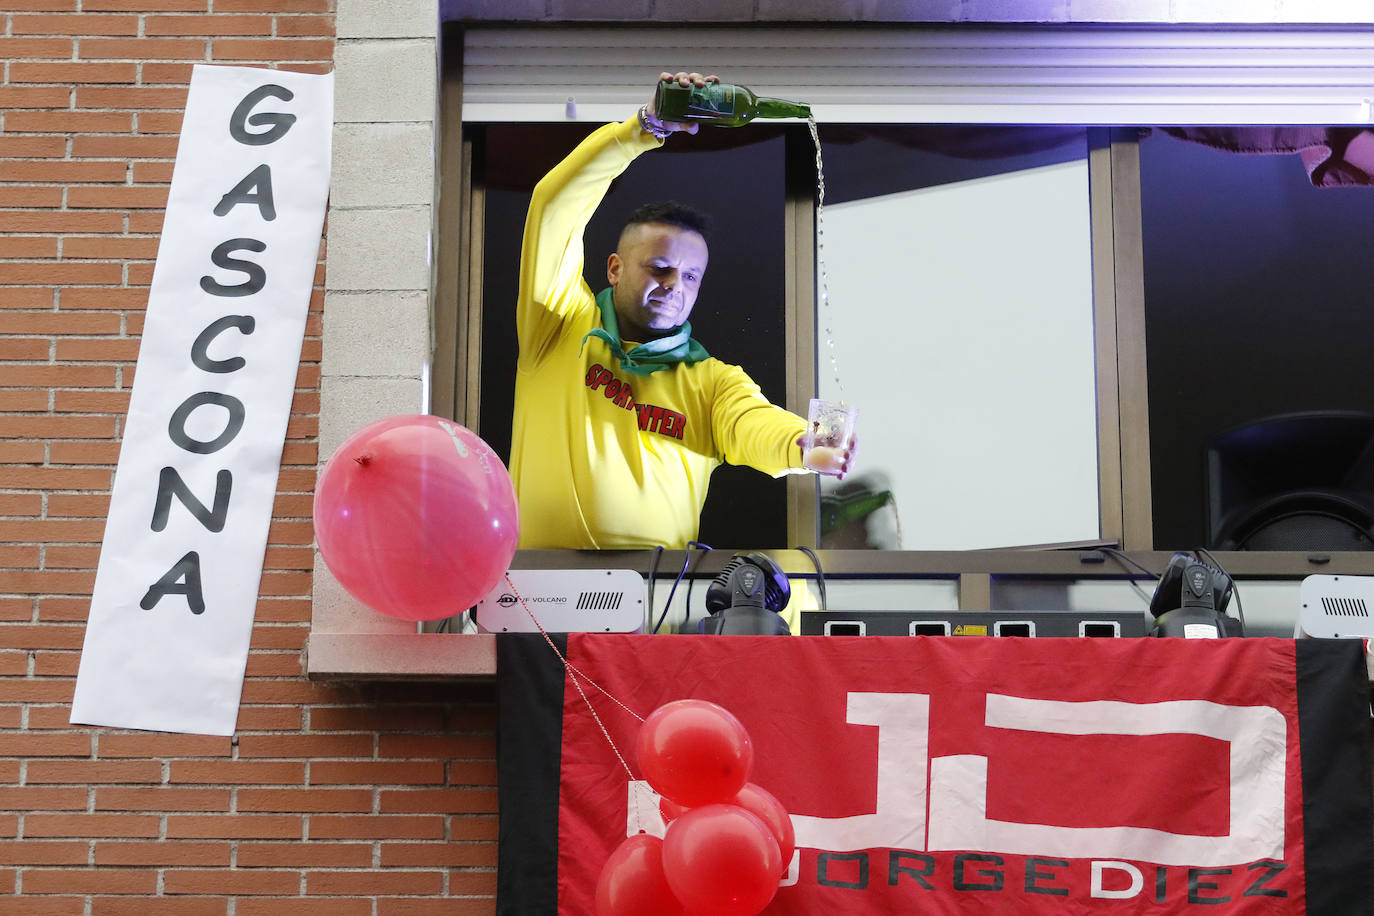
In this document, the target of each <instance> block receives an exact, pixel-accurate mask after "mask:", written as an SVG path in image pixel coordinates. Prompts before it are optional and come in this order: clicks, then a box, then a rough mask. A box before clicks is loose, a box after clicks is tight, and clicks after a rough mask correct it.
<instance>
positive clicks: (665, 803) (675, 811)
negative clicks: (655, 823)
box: [658, 797, 688, 826]
mask: <svg viewBox="0 0 1374 916" xmlns="http://www.w3.org/2000/svg"><path fill="white" fill-rule="evenodd" d="M687 810H688V808H687V807H686V806H685V805H679V804H678V803H677V802H675V801H673V800H672V799H671V798H662V797H660V798H659V800H658V813H659V814H660V815H661V816H662V817H663V823H664V826H667V825H668V824H671V823H672V822H673V821H674V820H676V819H677V818H678V817H681V816H682V813H683V812H684V811H687Z"/></svg>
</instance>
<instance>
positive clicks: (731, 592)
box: [697, 553, 792, 636]
mask: <svg viewBox="0 0 1374 916" xmlns="http://www.w3.org/2000/svg"><path fill="white" fill-rule="evenodd" d="M791 597H792V586H791V585H790V584H789V583H788V581H787V576H786V575H785V574H784V573H783V571H782V568H781V567H780V566H778V564H777V563H774V562H773V561H772V560H771V559H769V558H768V557H767V556H766V555H765V554H762V553H737V554H735V555H734V556H733V557H731V558H730V562H728V563H726V564H725V568H724V569H722V570H721V571H720V575H718V576H716V578H715V580H714V581H712V583H711V585H710V587H709V588H707V590H706V610H708V611H709V612H710V616H709V617H707V618H705V619H704V620H702V621H701V622H700V623H698V624H697V632H699V633H707V634H712V635H717V636H720V635H725V636H731V635H734V636H787V635H789V633H790V632H791V631H790V630H788V628H787V622H786V621H785V620H783V619H782V618H781V617H779V616H778V615H779V614H780V613H781V612H782V610H783V608H785V607H787V602H788V600H789V599H790V598H791Z"/></svg>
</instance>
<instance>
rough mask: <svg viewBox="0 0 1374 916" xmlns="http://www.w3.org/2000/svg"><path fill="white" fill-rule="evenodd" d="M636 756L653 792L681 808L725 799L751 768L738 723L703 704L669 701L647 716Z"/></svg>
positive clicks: (749, 751)
mask: <svg viewBox="0 0 1374 916" xmlns="http://www.w3.org/2000/svg"><path fill="white" fill-rule="evenodd" d="M636 756H637V758H638V760H639V766H640V769H641V770H643V772H644V778H645V780H647V781H648V783H649V785H650V786H652V787H653V789H654V791H655V792H657V793H658V794H659V795H662V796H663V797H664V798H668V799H671V800H672V801H675V802H677V803H678V804H679V805H682V806H684V807H687V808H693V807H696V806H698V805H709V804H713V803H717V802H728V801H730V799H732V798H734V797H735V794H736V793H737V792H739V790H740V789H742V788H744V784H745V783H746V782H748V781H749V773H750V771H751V770H752V769H753V767H754V745H753V743H752V742H750V740H749V733H748V732H747V731H745V729H744V726H743V725H742V724H741V723H740V721H739V719H736V718H735V717H734V715H732V714H731V713H730V711H729V710H727V709H725V708H724V707H722V706H717V705H716V704H715V703H711V702H708V701H706V700H674V701H672V702H671V703H664V704H663V705H662V706H660V707H659V708H658V709H655V710H654V711H653V712H651V713H650V714H649V717H648V718H647V719H645V720H644V724H643V725H641V726H640V728H639V738H638V740H637V742H636Z"/></svg>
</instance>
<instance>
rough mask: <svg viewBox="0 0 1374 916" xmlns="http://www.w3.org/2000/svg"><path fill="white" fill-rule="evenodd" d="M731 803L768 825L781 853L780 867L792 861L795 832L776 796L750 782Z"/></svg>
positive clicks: (789, 817)
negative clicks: (751, 813)
mask: <svg viewBox="0 0 1374 916" xmlns="http://www.w3.org/2000/svg"><path fill="white" fill-rule="evenodd" d="M732 804H736V805H739V806H740V807H741V808H743V809H745V810H746V811H752V812H753V813H754V814H757V815H758V817H759V820H761V821H763V822H764V823H765V824H767V825H768V829H769V830H770V831H771V832H772V834H773V839H775V840H777V841H778V851H779V852H780V853H781V854H782V868H783V871H786V870H787V866H788V865H789V864H790V863H791V862H792V851H793V850H795V849H796V848H797V832H796V829H795V828H794V827H793V826H792V816H791V815H789V814H788V813H787V809H786V808H784V807H783V805H782V802H780V801H778V799H777V796H775V795H774V794H773V793H772V792H769V791H768V790H767V789H765V788H764V787H763V786H760V785H756V784H755V783H752V782H747V783H745V784H744V788H743V789H740V790H739V794H738V795H736V796H735V799H734V801H733V802H732Z"/></svg>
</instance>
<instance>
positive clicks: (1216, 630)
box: [1150, 553, 1245, 639]
mask: <svg viewBox="0 0 1374 916" xmlns="http://www.w3.org/2000/svg"><path fill="white" fill-rule="evenodd" d="M1234 588H1235V585H1234V583H1232V581H1231V577H1230V576H1229V575H1227V574H1226V573H1225V572H1223V571H1222V570H1220V569H1216V568H1215V567H1212V566H1208V565H1207V564H1206V563H1203V562H1202V561H1201V560H1199V559H1197V558H1196V557H1193V556H1191V555H1189V554H1186V553H1176V554H1174V555H1173V557H1172V558H1170V560H1169V565H1168V567H1166V568H1165V570H1164V573H1163V575H1161V576H1160V577H1159V584H1158V585H1157V586H1155V593H1154V597H1153V598H1151V599H1150V613H1151V614H1153V615H1154V616H1155V625H1154V628H1153V629H1152V630H1151V631H1150V635H1151V636H1183V637H1186V638H1189V639H1215V638H1217V637H1222V636H1244V635H1245V626H1244V624H1243V623H1242V622H1241V621H1240V620H1239V619H1238V618H1235V617H1228V616H1227V615H1226V605H1227V604H1229V603H1230V601H1231V594H1232V592H1233V591H1234Z"/></svg>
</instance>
